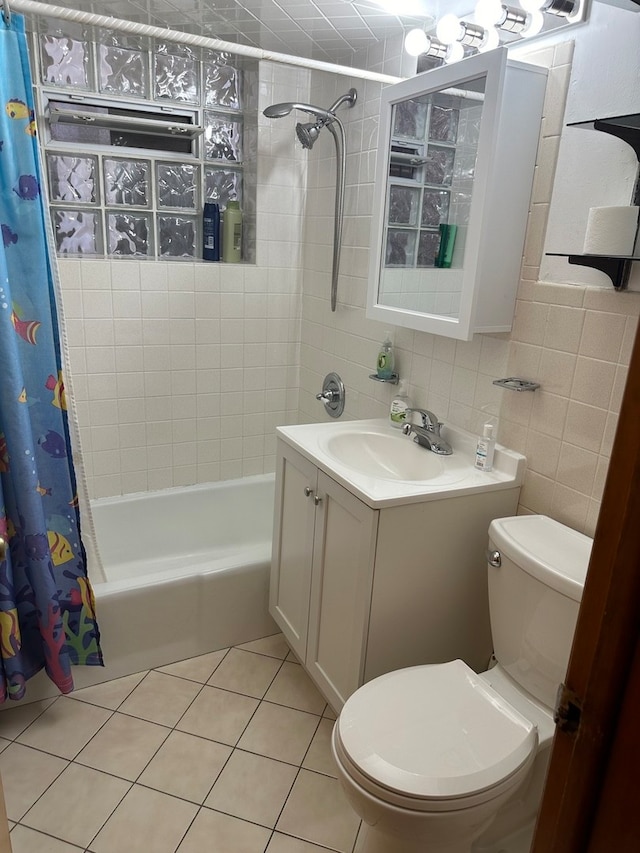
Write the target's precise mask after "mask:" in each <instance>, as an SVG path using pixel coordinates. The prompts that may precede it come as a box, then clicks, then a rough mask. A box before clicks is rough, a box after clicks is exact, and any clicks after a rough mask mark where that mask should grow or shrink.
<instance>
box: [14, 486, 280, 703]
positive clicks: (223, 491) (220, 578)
mask: <svg viewBox="0 0 640 853" xmlns="http://www.w3.org/2000/svg"><path fill="white" fill-rule="evenodd" d="M273 494H274V475H273V474H263V475H258V476H253V477H245V478H243V479H240V480H229V481H224V482H220V483H207V484H204V485H197V486H188V487H184V488H172V489H166V490H163V491H158V492H144V493H140V494H134V495H123V496H121V497H115V498H101V499H99V500H95V501H92V502H91V507H92V511H93V517H94V523H95V528H96V538H97V542H98V548H99V549H100V554H101V556H102V561H103V564H104V569H105V575H106V581H105V582H103V583H100V582H96V580H95V578H93V577H92V584H93V589H94V592H95V597H96V610H97V617H98V624H99V626H100V633H101V645H102V650H103V653H104V659H105V667H104V668H102V667H87V666H79V667H74V670H73V678H74V683H75V686H76V688H77V689H79V688H82V687H87V686H90V685H93V684H98V683H100V682H102V681H108V680H110V679H113V678H120V677H122V676H124V675H131V674H132V673H134V672H140V671H141V670H146V669H152V668H153V667H157V666H163V665H166V664H169V663H173V662H175V661H179V660H184V659H185V658H189V657H194V656H196V655H201V654H205V653H207V652H211V651H214V650H215V649H221V648H225V647H227V646H231V645H236V644H238V643H246V642H249V641H250V640H254V639H257V638H259V637H265V636H267V635H269V634H274V633H276V632H277V631H278V628H277V626H276V624H275V622H273V620H272V619H271V617H270V616H269V614H268V601H269V568H270V565H271V538H272V528H273ZM90 577H91V572H90ZM52 687H53V685H51V682H50V681H49V680H48V679H47V678H46V677H45V676H44V675H43V673H39V674H38V676H36V678H34V679H32V680H31V681H30V682H29V685H28V687H27V697H25V698H26V699H27V701H35V700H36V699H41V698H45V697H46V696H54V695H58V691H57V690H56V688H55V687H53V689H51V688H52Z"/></svg>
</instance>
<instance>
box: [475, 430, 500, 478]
mask: <svg viewBox="0 0 640 853" xmlns="http://www.w3.org/2000/svg"><path fill="white" fill-rule="evenodd" d="M495 449H496V440H495V438H494V437H493V424H485V425H484V427H483V429H482V435H481V436H479V438H478V443H477V444H476V462H475V465H476V468H478V469H479V470H480V471H491V469H492V468H493V454H494V452H495Z"/></svg>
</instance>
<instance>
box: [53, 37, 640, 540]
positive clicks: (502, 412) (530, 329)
mask: <svg viewBox="0 0 640 853" xmlns="http://www.w3.org/2000/svg"><path fill="white" fill-rule="evenodd" d="M529 58H530V59H533V60H535V61H537V62H540V63H542V64H547V65H549V66H550V84H549V89H548V91H549V95H548V98H547V102H546V104H545V116H544V120H543V127H542V135H541V140H540V149H539V157H538V164H537V167H536V175H535V182H534V190H533V197H532V206H531V213H530V220H529V229H528V235H527V241H526V246H525V251H524V262H523V267H522V281H521V283H520V289H519V295H518V304H517V313H516V317H515V322H514V328H513V331H512V333H511V334H510V335H508V334H502V335H479V336H476V338H475V339H474V340H473V341H471V342H468V343H467V342H455V341H452V340H449V339H445V338H440V337H436V336H432V335H427V334H425V333H420V332H413V331H410V330H401V329H396V330H395V332H394V337H395V347H396V358H397V366H398V369H399V372H400V374H401V375H402V376H403V377H405V378H407V379H408V381H409V390H410V394H411V396H412V398H413V400H414V402H415V403H416V404H417V405H425V406H428V407H429V408H430V409H433V410H434V411H435V412H436V413H437V414H438V415H439V416H440V417H441V418H442V419H444V420H445V421H449V422H451V423H454V424H456V425H458V426H461V427H464V428H467V429H471V430H472V431H476V430H478V429H479V427H480V426H481V424H482V423H483V422H484V421H485V420H487V418H488V417H493V418H495V419H498V420H499V437H500V440H502V441H503V442H504V443H506V444H508V445H510V446H512V447H514V448H515V449H517V450H520V451H521V452H523V453H525V454H526V455H527V457H528V471H527V475H526V479H525V484H524V488H523V491H522V497H521V507H520V511H522V512H527V511H529V512H544V513H547V514H549V515H551V516H552V517H555V518H557V519H559V520H560V521H563V522H565V523H567V524H569V525H571V526H573V527H575V528H577V529H580V530H584V531H585V532H587V533H590V534H592V533H593V531H594V527H595V521H596V518H597V512H598V508H599V501H600V497H601V494H602V488H603V484H604V477H605V476H606V469H607V463H608V458H609V453H610V449H611V445H612V442H613V435H614V431H615V425H616V420H617V412H618V408H619V402H620V398H621V394H622V390H623V384H624V378H625V375H626V368H627V365H628V362H629V355H630V349H631V345H632V342H633V338H634V335H635V329H636V325H637V317H638V314H640V295H638V294H633V293H627V294H617V293H613V292H611V291H605V290H601V289H597V288H589V287H585V286H575V285H562V284H544V283H540V282H539V281H538V276H539V266H540V258H541V253H542V247H543V238H544V233H545V227H546V218H547V215H548V210H549V204H550V200H551V192H552V188H553V180H554V170H555V163H556V156H557V151H558V144H559V138H560V133H561V130H562V125H563V120H562V115H563V104H564V97H565V94H566V86H567V83H568V80H569V70H570V62H571V50H570V46H569V47H567V45H557V46H556V47H555V48H548V49H546V50H544V51H540V52H539V53H538V54H537V55H536V56H530V57H529ZM404 62H405V57H404V56H403V55H402V51H401V49H400V46H399V43H398V44H386V45H378V46H377V47H376V49H375V50H374V51H372V52H371V53H370V55H369V57H368V67H370V68H372V69H375V70H381V71H385V72H388V73H394V74H396V73H411V70H410V69H409V68H405V69H402V67H401V66H402V64H403V63H404ZM352 85H353V86H355V87H356V89H357V90H358V95H359V98H358V102H357V104H356V106H355V107H354V108H353V109H352V110H347V109H342V110H341V113H340V114H341V117H342V118H343V119H344V121H345V124H346V128H347V140H348V141H347V151H348V157H347V191H346V199H345V205H346V219H345V230H344V242H343V251H342V264H341V276H340V283H339V305H338V311H337V312H336V313H335V314H332V313H331V311H330V307H329V286H330V272H331V240H332V216H333V199H334V195H333V193H334V183H335V156H334V152H333V140H332V138H331V137H330V135H329V134H326V135H325V134H322V135H321V138H320V139H319V141H318V142H317V143H316V145H315V147H314V148H313V150H312V151H311V152H308V153H307V152H305V151H303V150H302V149H301V148H300V147H299V145H298V144H297V141H296V139H295V131H294V125H295V121H296V120H298V117H296V116H289V117H287V118H285V119H281V120H277V121H268V120H266V119H264V118H263V117H262V116H261V117H260V123H259V151H260V158H259V161H258V181H259V186H258V211H259V216H258V232H257V240H258V243H257V264H256V265H255V266H246V267H245V266H238V267H234V266H231V265H225V264H220V265H213V264H202V263H184V264H182V263H171V264H169V263H163V262H157V263H156V262H140V263H138V262H134V261H116V260H114V261H103V260H81V261H80V260H70V259H65V260H63V261H61V263H60V267H61V272H62V278H63V286H64V306H65V312H66V315H67V321H68V330H69V336H70V342H71V368H72V371H73V374H74V380H75V381H74V387H75V392H76V397H77V399H78V403H79V405H78V409H79V415H80V421H81V426H82V435H83V445H84V451H85V457H86V465H87V472H88V475H89V485H90V493H91V495H92V496H94V497H95V496H100V495H109V494H117V493H120V492H128V491H137V490H144V489H155V488H162V487H165V486H171V485H179V484H183V483H190V482H196V481H204V480H215V479H219V478H228V477H235V476H241V475H243V474H253V473H258V472H261V471H267V470H271V469H272V467H273V458H274V450H275V439H274V429H275V426H276V425H278V424H280V423H285V422H294V421H296V420H302V421H313V420H322V419H324V418H325V417H326V416H325V414H324V410H323V408H322V407H321V405H320V404H319V403H318V402H317V401H316V400H315V394H316V393H317V391H318V390H319V388H320V385H321V382H322V379H323V377H324V375H325V374H326V373H328V372H329V371H332V370H337V371H338V372H339V373H340V374H341V375H342V378H343V379H344V381H345V384H346V387H347V406H346V417H349V418H361V417H384V416H386V415H387V412H388V407H389V403H390V400H391V398H392V396H393V391H394V389H393V388H391V387H388V386H386V385H382V384H379V383H375V382H372V381H371V380H369V378H368V374H369V373H370V372H372V371H373V366H374V363H375V358H376V355H377V350H378V346H379V343H380V341H381V340H382V336H383V334H384V327H383V326H382V324H379V323H375V322H373V321H369V320H366V319H365V316H364V305H365V294H366V281H367V274H368V261H369V252H368V245H369V226H370V214H371V208H372V204H373V180H374V161H375V151H376V147H377V142H378V140H377V133H378V115H379V96H380V85H379V84H376V83H370V82H363V81H360V80H357V81H356V80H349V79H345V78H338V77H336V76H334V75H328V74H322V73H313V74H312V75H309V74H308V73H307V72H304V71H302V70H299V69H298V70H295V69H287V68H284V67H280V66H277V65H272V64H270V63H261V69H260V109H262V108H263V107H264V106H266V105H267V104H269V103H275V102H277V101H288V100H295V99H298V100H302V101H305V100H310V101H311V102H312V103H317V104H319V105H326V104H330V103H331V102H332V101H333V100H335V98H337V97H338V95H340V94H342V93H343V92H345V91H347V89H348V88H349V87H350V86H352ZM508 375H521V376H525V377H526V378H531V379H535V380H537V381H539V382H540V383H541V384H542V388H541V390H540V391H538V392H536V393H535V395H534V394H515V393H512V392H505V391H501V390H500V389H497V388H496V387H495V386H493V385H492V380H493V379H495V378H497V377H500V376H508Z"/></svg>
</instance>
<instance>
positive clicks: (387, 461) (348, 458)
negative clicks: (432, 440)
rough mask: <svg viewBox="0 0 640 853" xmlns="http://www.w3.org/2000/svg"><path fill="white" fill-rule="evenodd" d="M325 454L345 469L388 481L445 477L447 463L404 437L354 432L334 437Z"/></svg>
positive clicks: (361, 431) (325, 446)
mask: <svg viewBox="0 0 640 853" xmlns="http://www.w3.org/2000/svg"><path fill="white" fill-rule="evenodd" d="M324 449H325V451H326V452H327V453H328V454H329V455H330V456H332V457H333V458H334V459H336V460H337V461H338V462H340V463H342V464H343V465H347V466H348V467H349V468H354V469H355V470H357V471H359V472H360V473H361V474H365V475H366V476H369V477H382V478H383V479H385V480H422V481H424V480H433V479H434V478H436V477H440V476H441V475H442V474H444V473H445V471H446V470H447V467H449V466H446V465H445V460H444V458H443V457H441V456H437V455H436V454H435V453H432V452H431V451H429V450H425V449H424V448H422V447H418V446H417V445H416V443H415V442H414V441H412V440H411V439H409V438H406V437H405V436H402V435H389V434H384V433H381V432H365V431H363V430H357V431H356V430H353V431H351V432H341V433H339V434H336V435H331V436H329V437H328V438H327V440H326V442H324Z"/></svg>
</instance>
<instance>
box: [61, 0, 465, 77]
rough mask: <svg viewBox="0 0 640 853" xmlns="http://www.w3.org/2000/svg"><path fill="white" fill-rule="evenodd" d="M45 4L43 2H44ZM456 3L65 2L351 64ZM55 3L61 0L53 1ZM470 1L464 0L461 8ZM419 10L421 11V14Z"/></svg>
mask: <svg viewBox="0 0 640 853" xmlns="http://www.w3.org/2000/svg"><path fill="white" fill-rule="evenodd" d="M45 2H46V0H45ZM439 2H440V5H442V6H446V7H447V11H452V7H453V10H455V6H456V5H457V4H456V2H455V0H454V2H451V0H449V2H446V3H444V2H441V0H395V2H393V3H392V5H393V7H394V8H395V9H396V10H397V11H398V12H401V11H402V10H403V9H406V10H408V11H411V12H412V13H413V14H412V15H410V14H407V15H404V14H403V15H402V16H400V15H390V14H388V13H387V12H385V11H383V10H382V9H381V8H380V6H379V5H378V4H377V3H376V2H375V0H100V2H96V0H68V2H66V3H65V5H66V6H67V7H68V8H73V9H81V10H82V11H86V12H95V13H97V14H99V15H113V16H114V17H115V18H120V19H125V20H132V21H138V22H140V23H145V24H151V25H153V26H158V27H169V28H171V29H175V30H181V31H183V32H189V33H196V34H198V35H205V36H211V37H213V38H219V39H224V40H225V41H231V42H235V43H240V44H245V45H252V46H254V47H260V48H262V49H263V50H270V51H277V52H280V53H289V54H294V55H296V56H303V57H308V58H313V59H319V60H324V61H328V62H338V63H345V64H349V61H350V59H351V57H352V56H353V54H354V53H355V52H356V51H358V50H361V49H362V48H366V47H369V46H371V45H373V44H376V43H377V42H379V41H382V40H384V39H385V38H389V37H392V36H400V35H401V34H402V33H403V32H405V31H406V30H408V29H411V28H412V27H415V26H421V25H423V24H424V22H425V19H427V20H428V19H429V14H428V12H429V11H431V15H435V14H436V13H437V7H438V5H439ZM51 4H52V5H59V0H51ZM472 6H473V0H469V2H468V3H467V2H465V11H467V10H468V9H470V8H472ZM422 10H424V12H423V13H422V14H421V12H422Z"/></svg>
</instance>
